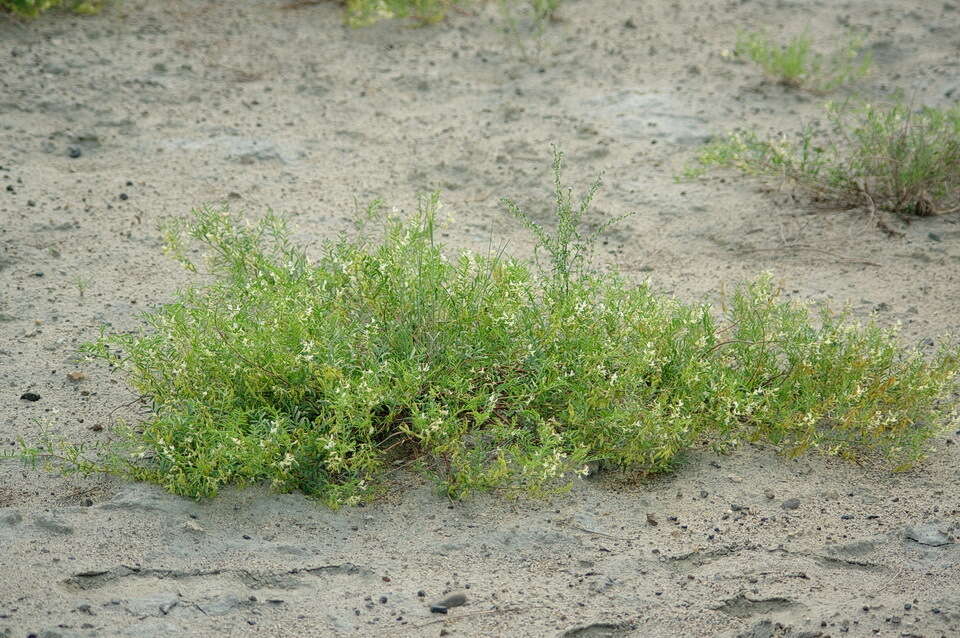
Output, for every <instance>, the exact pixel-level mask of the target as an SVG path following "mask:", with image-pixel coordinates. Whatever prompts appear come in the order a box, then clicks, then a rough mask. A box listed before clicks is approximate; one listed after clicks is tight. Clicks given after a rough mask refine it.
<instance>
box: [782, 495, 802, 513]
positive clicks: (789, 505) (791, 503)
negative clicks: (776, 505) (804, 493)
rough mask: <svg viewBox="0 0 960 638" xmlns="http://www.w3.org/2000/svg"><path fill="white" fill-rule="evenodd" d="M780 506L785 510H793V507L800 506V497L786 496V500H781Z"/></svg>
mask: <svg viewBox="0 0 960 638" xmlns="http://www.w3.org/2000/svg"><path fill="white" fill-rule="evenodd" d="M780 507H782V508H783V509H785V510H795V509H797V508H798V507H800V499H799V498H788V499H787V500H785V501H784V502H783V504H782V505H781V506H780Z"/></svg>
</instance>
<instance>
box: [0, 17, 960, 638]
mask: <svg viewBox="0 0 960 638" xmlns="http://www.w3.org/2000/svg"><path fill="white" fill-rule="evenodd" d="M281 5H282V0H261V1H254V0H237V1H230V2H226V1H219V2H217V1H210V0H207V1H203V0H163V1H161V2H158V1H148V0H125V1H124V2H123V3H122V4H117V5H114V6H113V7H111V8H109V9H108V10H106V11H105V12H104V13H102V14H101V15H99V16H96V17H92V18H79V17H74V16H70V15H63V14H60V15H48V16H46V17H44V18H43V19H42V20H38V21H36V22H32V23H28V24H27V23H21V22H17V21H14V20H12V19H7V18H0V386H2V388H3V393H2V399H0V427H2V430H0V444H2V445H3V446H4V448H5V449H14V447H15V440H17V439H19V438H24V439H26V440H27V441H33V440H36V439H37V438H38V437H39V436H40V434H41V433H42V432H46V433H48V434H49V435H51V436H53V437H60V438H66V439H68V440H71V441H75V442H98V441H106V440H109V439H110V437H111V428H112V426H113V424H114V423H115V422H116V421H117V420H118V419H126V420H128V421H134V422H135V421H136V419H138V418H141V417H142V414H141V413H138V412H137V411H136V409H135V407H134V406H135V405H136V402H135V401H134V400H135V399H136V397H135V396H133V395H132V394H131V392H130V390H129V389H128V388H127V387H126V386H125V384H124V382H123V379H122V377H120V375H117V374H113V373H111V372H110V371H109V370H108V369H106V368H105V367H103V366H100V365H96V364H91V363H82V362H79V361H78V359H77V358H76V347H77V345H78V344H79V343H81V342H83V341H85V340H88V339H90V338H93V337H95V336H96V335H97V333H98V329H99V326H100V325H101V324H103V323H107V324H109V325H110V326H111V327H112V328H113V329H116V330H123V329H129V328H133V327H135V326H137V325H138V319H137V313H138V312H140V311H141V310H143V309H146V308H149V307H151V306H154V305H155V304H157V303H160V302H163V301H166V300H169V299H171V298H172V296H173V294H174V293H175V291H176V290H177V288H178V287H179V286H182V285H185V284H187V283H188V281H189V280H188V278H187V276H186V274H185V273H184V272H182V271H181V270H179V269H178V267H177V266H176V265H175V264H174V263H173V262H171V261H169V260H167V259H166V258H164V257H163V256H162V255H161V253H160V249H159V248H160V243H159V234H158V232H157V231H156V223H157V222H158V221H159V220H160V219H162V218H164V217H166V216H170V215H182V214H185V213H187V212H188V211H189V210H190V209H191V208H192V207H195V206H198V205H200V204H204V203H212V204H216V203H218V202H227V203H229V204H230V206H231V208H232V209H233V210H236V211H240V212H248V213H250V214H257V213H261V212H263V211H265V210H266V208H268V207H270V208H272V209H274V210H276V211H279V212H283V213H285V214H288V215H290V216H291V217H292V219H293V225H294V227H295V228H296V230H297V237H298V239H300V240H302V241H304V242H316V241H319V240H321V239H323V238H327V237H331V236H333V235H334V234H336V233H337V232H339V231H341V230H343V229H345V228H347V227H348V224H349V220H350V218H351V216H352V215H353V212H354V211H355V210H356V205H357V202H361V203H364V202H367V201H369V200H370V199H372V198H374V197H378V196H379V197H384V198H385V199H386V200H387V201H388V202H389V203H391V204H395V205H397V206H401V207H408V208H409V207H410V206H411V205H412V204H413V203H414V202H415V195H416V193H417V192H418V191H423V190H428V189H433V188H438V189H440V190H441V191H442V192H443V196H444V201H445V203H446V208H445V210H446V211H448V212H450V213H451V214H452V215H453V216H454V221H453V222H452V223H451V224H450V225H449V226H448V228H447V229H446V230H445V232H446V233H447V234H448V236H447V237H446V240H447V241H449V243H450V245H451V246H454V247H468V248H471V249H474V250H484V249H486V247H487V246H488V245H489V244H490V242H491V240H492V241H493V242H494V243H495V244H499V242H501V241H503V242H506V246H507V249H508V250H509V251H511V252H514V253H516V254H529V250H530V242H529V239H528V238H527V237H526V236H525V235H524V234H523V232H522V229H521V228H520V226H519V225H518V224H517V222H515V221H513V220H511V219H509V218H508V217H507V216H506V214H505V213H504V211H503V210H502V208H501V207H500V206H499V205H498V203H497V202H498V198H499V197H501V196H509V197H511V198H514V199H517V200H518V201H520V202H522V203H524V204H525V205H527V207H528V208H529V210H530V211H531V212H532V213H533V214H534V215H535V216H538V217H543V218H545V215H546V213H547V211H548V207H549V204H550V178H551V176H550V174H549V163H550V144H551V143H554V142H555V143H557V144H559V145H560V146H561V147H562V148H563V149H564V150H565V151H566V153H567V156H568V160H569V169H568V171H567V178H568V180H569V181H570V182H571V183H575V184H579V185H582V186H584V187H585V186H586V185H587V184H588V183H589V181H590V180H591V179H592V178H593V177H594V176H595V175H596V174H598V173H599V172H601V171H603V172H605V180H606V186H605V188H604V190H603V191H602V192H601V194H600V196H599V198H598V200H597V205H596V207H595V209H594V211H595V214H596V217H595V219H600V216H601V215H612V214H620V213H623V212H627V211H636V212H637V215H636V216H634V217H632V218H631V219H629V220H628V221H627V222H625V223H624V224H622V225H621V226H619V227H617V228H615V229H613V230H611V231H610V232H609V233H608V234H607V236H606V237H605V243H604V252H603V254H602V255H601V258H602V259H603V261H605V262H606V263H609V264H613V265H616V266H617V267H618V268H620V269H621V270H622V271H623V272H625V273H626V274H627V275H628V276H630V277H634V278H637V279H640V278H645V277H650V278H651V279H652V280H653V282H654V283H655V285H656V286H658V287H659V288H660V289H661V290H663V291H665V292H670V293H672V294H675V295H677V296H679V297H682V298H684V299H691V300H692V299H697V298H704V297H705V298H708V299H716V298H718V295H719V291H720V288H721V285H722V284H726V285H727V286H729V285H730V284H732V283H734V282H736V281H740V280H744V279H749V278H752V277H753V276H754V275H755V274H757V273H759V272H761V271H764V270H768V271H771V272H772V273H774V274H775V276H776V277H777V279H778V280H779V281H781V282H782V283H783V286H784V287H785V289H786V290H787V292H788V293H789V294H791V295H793V296H796V297H798V298H807V299H814V300H818V301H831V302H833V303H836V304H842V303H845V302H849V303H850V304H852V306H853V308H854V310H855V312H856V313H857V314H859V315H861V316H867V315H868V314H870V313H872V312H876V313H877V318H878V320H879V321H880V322H882V323H884V324H893V323H894V322H901V323H902V324H903V328H904V340H905V342H907V343H911V344H915V343H925V344H927V345H924V346H922V347H928V345H929V344H930V343H934V341H935V340H936V339H937V338H938V335H940V334H954V335H956V334H960V312H958V311H960V295H958V293H960V278H958V268H960V266H958V264H960V226H958V225H957V222H958V219H957V218H956V217H953V218H949V217H947V218H937V219H926V220H923V221H918V222H916V223H913V224H911V225H909V226H907V227H905V228H904V231H905V236H904V237H903V238H893V239H891V238H888V237H885V236H884V235H883V234H882V233H881V232H879V231H878V230H877V229H876V228H875V227H874V226H872V225H871V223H870V222H869V221H868V220H867V219H866V218H865V217H864V216H863V215H858V214H856V213H838V212H834V213H822V212H819V213H811V212H810V211H809V210H808V209H807V208H806V207H805V206H804V205H803V202H798V201H796V200H794V199H793V198H792V197H791V196H790V194H789V193H787V192H778V191H776V190H771V189H769V188H767V187H764V186H763V185H762V184H759V183H754V182H751V181H745V180H742V179H737V178H734V177H732V176H727V177H726V178H722V177H720V176H718V177H715V178H713V179H710V180H706V181H702V182H698V183H693V184H678V183H675V182H674V180H673V175H674V174H675V173H676V172H677V171H678V170H679V169H680V168H681V167H682V166H683V165H684V163H685V162H686V161H687V160H688V159H689V158H690V157H691V155H692V152H693V150H694V149H695V148H696V145H697V144H699V143H700V142H702V141H703V140H704V139H706V138H707V137H708V136H709V135H711V134H713V133H716V132H721V131H724V130H726V129H728V128H730V127H732V126H735V125H738V124H741V123H743V122H746V121H749V122H755V123H756V124H757V125H758V126H760V127H762V128H763V129H764V130H773V131H775V130H780V129H785V130H790V129H792V128H794V127H795V126H796V125H797V123H798V122H799V121H801V120H805V119H809V118H813V117H817V114H818V113H819V112H820V104H821V101H820V100H819V99H817V98H814V97H812V96H809V95H805V94H800V93H796V92H794V91H790V90H788V89H784V88H782V87H780V86H777V85H775V84H772V83H770V82H767V81H765V80H764V79H763V78H762V77H761V75H759V73H758V71H757V70H756V69H755V68H754V67H752V66H749V65H745V64H742V63H738V62H736V61H732V60H730V59H728V58H725V57H724V56H723V55H722V52H723V51H724V50H725V49H729V48H731V47H732V45H733V42H734V39H735V36H736V30H737V28H738V27H750V28H761V27H763V28H767V29H769V30H770V31H771V32H774V33H784V34H792V33H795V32H797V31H798V30H801V29H803V28H804V27H808V26H809V28H810V29H811V32H812V33H814V34H816V36H817V40H818V42H819V43H822V44H825V45H827V46H829V45H831V44H832V43H834V42H836V41H837V39H838V38H840V37H841V36H842V35H843V34H844V32H845V30H846V29H847V28H856V29H861V30H863V31H864V32H866V33H867V38H868V42H869V43H870V45H871V47H872V49H873V52H874V54H875V57H876V61H877V64H876V73H875V75H874V76H873V77H872V78H871V79H870V80H869V81H867V82H865V83H864V85H863V86H862V87H861V88H862V90H863V91H865V92H866V93H867V94H868V95H877V96H883V95H884V94H886V93H888V92H889V91H891V90H892V89H894V88H902V89H904V90H906V91H908V93H909V94H911V95H914V96H916V98H917V100H918V101H921V102H926V103H929V104H934V105H944V104H947V103H949V102H950V100H951V99H953V100H956V99H957V98H958V96H960V64H958V59H960V6H958V4H957V3H956V2H953V1H952V0H951V1H950V2H944V1H942V0H936V1H933V0H929V1H925V2H911V3H905V2H902V1H901V0H853V1H849V2H843V3H832V2H812V1H811V2H801V1H798V0H753V1H747V0H743V1H737V2H732V1H721V0H703V1H698V2H690V1H686V0H681V1H677V2H666V1H650V2H639V1H637V0H579V1H571V2H569V3H567V4H566V5H565V6H564V8H563V9H562V11H561V14H560V15H561V18H562V20H561V21H559V22H556V23H552V24H549V25H548V26H547V28H546V30H545V33H544V35H543V37H542V38H540V40H539V42H538V40H537V38H535V37H534V36H532V35H529V34H526V35H524V34H521V35H519V36H517V35H514V36H510V35H507V34H505V33H504V30H503V25H504V22H503V20H502V19H501V18H500V17H499V14H498V12H497V10H496V7H495V6H494V5H488V6H485V7H481V8H480V9H479V10H477V11H467V12H455V13H454V14H452V15H451V16H450V18H449V19H448V20H447V21H445V22H443V23H441V24H438V25H436V26H433V27H430V28H427V29H411V28H407V27H406V26H405V25H403V24H401V23H397V22H384V23H381V24H378V25H376V26H373V27H370V28H367V29H362V30H350V29H347V28H345V27H344V26H343V25H342V20H341V18H342V16H341V13H340V10H339V9H338V7H337V6H335V3H322V4H318V5H312V6H304V7H302V8H299V9H284V8H281ZM521 45H522V48H521ZM951 96H952V97H951ZM72 372H82V373H83V375H84V378H83V379H82V380H80V381H71V380H70V379H68V376H67V375H68V373H72ZM24 393H35V394H37V395H39V396H40V399H39V400H38V401H33V402H31V401H26V400H22V399H21V398H20V397H21V395H23V394H24ZM955 427H956V426H954V429H955ZM957 434H960V432H957V433H954V432H953V430H951V431H950V432H949V433H948V435H945V436H944V437H942V438H940V439H938V440H937V441H935V442H934V448H935V453H934V454H933V455H932V457H931V459H930V460H929V461H928V462H927V463H925V464H923V465H922V466H920V467H918V468H916V469H915V470H913V471H911V472H909V473H905V474H899V475H892V474H890V473H888V472H886V471H885V470H883V469H881V468H864V467H858V466H855V465H850V464H845V463H841V462H838V461H835V460H831V459H824V458H820V457H806V458H802V459H800V460H796V461H789V460H785V459H783V458H780V457H778V456H777V455H776V454H774V453H773V452H771V451H770V450H766V449H761V448H747V449H743V450H740V451H739V452H737V453H736V454H734V455H732V456H729V457H715V456H713V455H711V454H708V453H706V452H697V453H694V454H692V455H691V456H690V458H689V460H688V462H687V463H686V464H685V465H684V466H683V468H682V469H680V470H679V471H678V472H677V473H676V474H674V475H671V476H664V477H661V478H658V479H657V480H655V481H651V482H649V483H646V484H636V483H633V484H631V483H625V482H623V481H621V480H618V479H617V478H616V477H613V476H607V475H603V474H601V475H599V476H598V477H596V478H592V479H587V480H585V481H582V482H580V483H578V484H577V485H576V487H575V489H574V490H573V491H572V493H570V494H569V495H566V496H563V497H558V498H556V499H555V500H553V501H550V502H546V503H543V502H534V503H529V502H520V503H513V502H508V501H504V500H502V499H499V498H497V497H495V496H482V497H478V498H474V499H472V500H470V501H468V502H465V503H450V502H447V501H446V500H444V499H442V498H440V497H438V496H436V495H435V493H434V492H433V490H432V489H431V486H430V485H428V484H426V483H424V482H423V481H421V480H420V479H418V478H416V477H403V478H402V479H401V480H398V482H397V485H396V489H395V490H393V492H392V493H391V495H390V497H389V498H387V499H386V500H385V501H383V502H379V503H376V504H374V505H372V506H368V507H365V508H356V509H352V510H345V511H340V512H331V511H328V510H325V509H324V508H322V507H321V506H319V505H317V504H316V503H314V502H311V501H309V500H307V499H305V498H303V497H301V496H298V495H283V496H280V495H276V494H271V493H269V492H268V491H266V490H260V489H249V490H245V491H233V492H228V493H226V494H224V495H223V496H222V497H221V498H218V499H216V500H214V501H212V502H203V503H196V502H191V501H188V500H184V499H181V498H177V497H174V496H171V495H169V494H166V493H164V492H162V491H160V490H158V489H156V488H155V487H153V486H150V485H142V484H130V483H125V482H123V481H119V480H114V479H110V478H102V477H93V478H89V479H79V478H63V477H59V476H57V475H53V474H49V473H44V472H42V471H39V470H32V469H30V468H28V467H25V466H23V465H22V464H21V463H20V462H18V461H11V460H6V461H3V462H0V636H18V637H25V636H42V637H46V638H52V637H54V636H95V635H96V636H115V635H124V636H141V637H146V636H174V635H207V636H218V635H231V636H251V635H265V636H306V635H310V636H330V635H358V636H393V635H398V636H406V635H410V636H442V635H451V636H464V637H466V636H568V637H578V638H586V637H593V638H597V637H600V636H746V637H751V638H766V637H772V636H793V637H799V636H808V637H813V636H827V635H829V636H842V635H849V636H873V635H881V636H928V637H934V636H957V635H960V544H958V543H956V542H955V541H954V538H955V537H957V536H960V524H958V520H960V516H958V514H960V482H958V478H960V477H958V470H957V468H958V467H960V451H958V449H960V445H957V444H956V443H957V442H958V441H960V437H958V436H957ZM951 437H952V438H951ZM456 592H462V593H465V594H466V596H467V601H466V605H464V606H461V607H456V608H453V609H451V610H450V613H449V614H447V615H439V614H431V613H430V610H429V608H428V607H429V604H430V603H433V602H436V601H438V600H439V599H441V598H443V597H444V596H446V595H448V594H449V593H456Z"/></svg>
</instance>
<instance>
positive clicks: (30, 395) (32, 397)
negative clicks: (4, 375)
mask: <svg viewBox="0 0 960 638" xmlns="http://www.w3.org/2000/svg"><path fill="white" fill-rule="evenodd" d="M20 399H21V400H23V401H39V400H40V395H39V394H37V393H36V392H24V393H23V394H21V395H20Z"/></svg>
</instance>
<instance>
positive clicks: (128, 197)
mask: <svg viewBox="0 0 960 638" xmlns="http://www.w3.org/2000/svg"><path fill="white" fill-rule="evenodd" d="M120 199H121V200H122V201H127V200H128V199H130V196H129V195H127V194H126V193H120Z"/></svg>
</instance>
